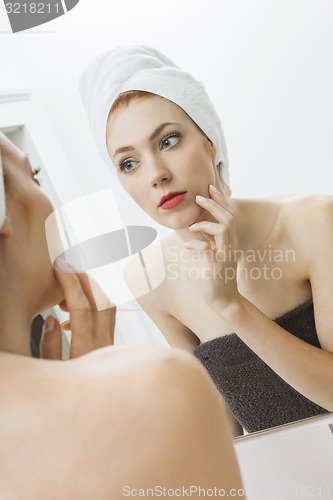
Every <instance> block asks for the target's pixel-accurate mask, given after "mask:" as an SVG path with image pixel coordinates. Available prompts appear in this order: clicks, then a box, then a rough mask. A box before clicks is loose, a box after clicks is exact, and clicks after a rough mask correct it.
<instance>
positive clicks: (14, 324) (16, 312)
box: [0, 294, 32, 356]
mask: <svg viewBox="0 0 333 500" xmlns="http://www.w3.org/2000/svg"><path fill="white" fill-rule="evenodd" d="M0 304H1V306H0V318H1V323H2V326H1V331H0V350H1V351H6V352H11V353H15V354H22V355H25V356H31V349H30V330H31V321H32V318H31V317H30V315H29V314H27V313H26V311H25V310H24V307H22V306H20V304H21V301H20V300H15V303H12V300H10V299H8V297H7V298H6V297H3V294H2V296H1V297H0Z"/></svg>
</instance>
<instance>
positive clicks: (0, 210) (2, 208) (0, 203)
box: [0, 151, 6, 228]
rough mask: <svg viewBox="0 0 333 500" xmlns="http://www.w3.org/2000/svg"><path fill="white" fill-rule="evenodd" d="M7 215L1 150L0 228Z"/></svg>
mask: <svg viewBox="0 0 333 500" xmlns="http://www.w3.org/2000/svg"><path fill="white" fill-rule="evenodd" d="M5 217H6V199H5V186H4V182H3V169H2V159H1V151H0V228H2V225H3V223H4V222H5Z"/></svg>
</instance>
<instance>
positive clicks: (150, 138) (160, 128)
mask: <svg viewBox="0 0 333 500" xmlns="http://www.w3.org/2000/svg"><path fill="white" fill-rule="evenodd" d="M168 125H180V124H179V123H172V122H165V123H161V125H159V126H158V127H157V128H156V129H155V130H154V132H153V133H152V134H151V135H150V136H149V140H150V141H153V140H154V139H155V137H157V136H158V134H159V133H160V132H162V130H163V129H164V128H165V127H167V126H168ZM134 149H135V148H134V147H133V146H122V147H121V148H118V149H116V151H115V153H114V155H113V157H114V158H115V157H116V156H117V155H118V154H119V153H125V152H127V151H133V150H134Z"/></svg>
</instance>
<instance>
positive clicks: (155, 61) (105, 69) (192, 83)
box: [79, 45, 230, 192]
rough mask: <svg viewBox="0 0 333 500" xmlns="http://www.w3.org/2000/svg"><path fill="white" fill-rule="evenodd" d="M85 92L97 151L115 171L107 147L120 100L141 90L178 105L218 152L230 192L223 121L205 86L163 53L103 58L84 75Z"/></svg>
mask: <svg viewBox="0 0 333 500" xmlns="http://www.w3.org/2000/svg"><path fill="white" fill-rule="evenodd" d="M79 89H80V94H81V98H82V101H83V105H84V107H85V109H86V112H87V116H88V121H89V124H90V127H91V129H92V132H93V135H94V137H95V141H96V144H97V147H98V149H99V151H100V153H101V155H102V157H103V158H104V160H105V161H106V162H107V164H109V165H110V163H111V164H112V165H113V163H112V161H111V158H110V156H109V153H108V150H107V146H106V125H107V120H108V115H109V112H110V109H111V107H112V105H113V103H114V102H115V101H116V99H117V97H118V96H119V94H121V93H123V92H126V91H130V90H141V91H146V92H151V93H153V94H156V95H159V96H161V97H164V98H166V99H169V100H170V101H172V102H174V103H175V104H177V105H178V106H179V107H181V108H182V109H183V110H184V111H185V112H186V113H187V114H188V115H189V116H190V118H191V119H192V120H193V121H194V122H195V123H196V124H197V125H198V126H199V128H200V129H201V130H202V131H203V132H204V133H205V134H206V136H207V137H208V138H209V139H210V141H211V142H212V143H213V144H214V146H215V148H216V164H219V163H220V162H222V168H220V175H221V177H222V178H223V181H224V183H225V184H227V187H228V190H229V192H230V187H229V171H228V158H227V149H226V144H225V140H224V134H223V130H222V126H221V122H220V119H219V116H218V114H217V112H216V110H215V108H214V106H213V104H212V102H211V100H210V98H209V97H208V95H207V93H206V90H205V88H204V86H203V84H202V83H201V82H200V81H198V80H197V79H196V78H194V77H193V76H192V75H190V74H189V73H187V72H185V71H183V70H181V69H180V68H178V67H177V66H176V65H175V64H174V63H173V62H172V61H171V60H170V59H168V58H167V57H166V56H165V55H164V54H162V53H161V52H159V51H158V50H156V49H154V48H152V47H148V46H145V45H133V46H122V47H117V48H114V49H112V50H110V51H108V52H105V53H102V54H100V55H99V56H97V57H96V58H95V59H93V60H92V61H91V62H90V64H89V65H88V66H87V67H86V68H85V70H84V71H83V73H82V75H81V78H80V82H79Z"/></svg>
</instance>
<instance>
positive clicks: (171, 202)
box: [160, 192, 186, 210]
mask: <svg viewBox="0 0 333 500" xmlns="http://www.w3.org/2000/svg"><path fill="white" fill-rule="evenodd" d="M185 196H186V192H185V193H179V194H176V195H174V196H172V198H169V199H168V200H166V201H165V202H164V203H162V205H160V208H162V209H163V210H170V209H171V208H174V207H176V206H177V205H179V203H180V202H181V201H183V199H184V198H185Z"/></svg>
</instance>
